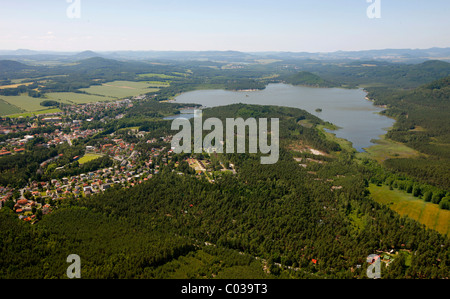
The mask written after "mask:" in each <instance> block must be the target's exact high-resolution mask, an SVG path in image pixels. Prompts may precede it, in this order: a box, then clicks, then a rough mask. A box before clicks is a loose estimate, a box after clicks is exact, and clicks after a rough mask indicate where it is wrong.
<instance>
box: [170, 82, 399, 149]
mask: <svg viewBox="0 0 450 299" xmlns="http://www.w3.org/2000/svg"><path fill="white" fill-rule="evenodd" d="M365 96H366V93H365V92H364V91H363V90H362V89H340V88H310V87H302V86H292V85H287V84H269V85H268V86H267V88H266V89H265V90H261V91H251V92H246V91H225V90H197V91H191V92H186V93H183V94H181V95H180V96H178V97H176V102H178V103H195V104H200V105H202V106H203V107H216V106H225V105H230V104H236V103H244V104H256V105H275V106H286V107H294V108H300V109H303V110H306V111H308V112H309V113H311V114H313V115H316V116H318V117H319V118H321V119H323V120H325V121H328V122H331V123H333V124H335V125H336V126H338V127H340V129H339V130H336V131H333V133H334V134H336V136H337V137H340V138H344V139H346V140H349V141H350V142H352V143H353V147H354V148H355V149H356V150H357V151H360V152H361V151H364V148H367V147H370V146H371V145H373V143H372V142H371V140H373V139H379V136H380V135H383V134H385V133H386V129H387V128H389V127H391V126H392V125H393V124H394V120H392V119H390V118H388V117H386V116H382V115H379V114H377V112H380V111H382V110H383V109H381V108H378V107H375V106H374V105H373V104H372V103H371V102H370V101H367V100H366V99H365ZM318 108H320V109H322V112H316V109H318Z"/></svg>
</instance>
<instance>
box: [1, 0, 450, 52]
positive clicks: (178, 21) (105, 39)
mask: <svg viewBox="0 0 450 299" xmlns="http://www.w3.org/2000/svg"><path fill="white" fill-rule="evenodd" d="M371 2H372V3H371ZM0 4H1V5H0V49H2V50H15V49H31V50H47V51H70V52H74V51H84V50H92V51H119V50H135V51H149V50H155V51H207V50H217V51H227V50H234V51H244V52H263V51H290V52H334V51H339V50H341V51H359V50H368V49H387V48H391V49H404V48H413V49H418V48H419V49H425V48H432V47H450V18H449V17H448V15H449V12H450V1H448V0H428V1H424V0H271V1H268V0H121V1H119V0H0ZM375 4H377V5H375ZM378 4H379V5H378ZM368 10H369V12H370V13H368ZM378 17H379V18H378Z"/></svg>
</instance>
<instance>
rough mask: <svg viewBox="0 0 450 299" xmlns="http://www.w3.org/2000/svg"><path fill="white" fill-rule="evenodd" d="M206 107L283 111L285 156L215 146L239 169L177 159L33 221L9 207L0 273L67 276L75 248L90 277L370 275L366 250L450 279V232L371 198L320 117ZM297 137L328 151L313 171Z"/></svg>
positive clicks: (217, 111) (393, 271)
mask: <svg viewBox="0 0 450 299" xmlns="http://www.w3.org/2000/svg"><path fill="white" fill-rule="evenodd" d="M134 113H135V114H133V115H136V113H137V111H134ZM205 115H207V116H216V117H227V115H233V116H234V117H239V116H241V117H250V116H253V117H265V116H274V117H279V118H280V120H281V127H282V128H283V129H282V130H280V131H281V132H283V133H282V136H281V137H280V138H281V141H280V142H281V143H282V144H283V147H282V148H281V152H280V160H279V162H278V163H276V164H274V165H261V164H260V161H259V158H258V155H254V154H244V155H237V154H223V155H217V159H219V160H221V161H223V162H229V163H233V164H234V165H235V167H236V170H237V174H231V173H229V174H227V173H224V174H223V175H222V176H220V178H219V179H217V180H216V181H215V182H214V183H211V182H210V181H208V180H207V179H205V178H204V177H202V176H200V177H199V176H197V175H188V174H184V175H180V174H178V173H177V172H173V171H172V168H171V167H170V166H169V165H168V166H167V167H163V168H162V169H161V171H160V172H159V173H158V174H157V175H155V176H154V177H153V178H152V179H151V180H149V181H148V182H146V183H143V184H140V185H139V186H136V187H134V188H130V189H117V188H115V189H110V190H108V191H106V192H105V193H103V194H99V195H95V196H91V197H89V198H81V199H66V200H59V201H56V202H54V203H52V205H53V212H52V213H50V214H49V215H44V217H43V219H42V220H41V221H40V222H38V223H36V224H35V225H29V224H28V223H24V222H18V221H17V219H16V216H13V215H11V214H12V211H10V210H9V209H8V208H4V209H2V210H1V211H0V218H1V219H0V226H1V230H0V231H1V233H0V242H1V243H0V244H1V248H2V260H1V262H0V263H1V267H0V269H1V270H0V271H1V272H0V277H2V278H66V269H67V267H68V264H67V262H66V258H67V256H68V255H69V254H74V253H75V254H78V255H79V256H80V257H81V260H82V264H81V265H82V273H81V275H82V277H83V278H176V277H178V278H366V269H367V267H368V264H367V262H366V257H367V256H368V255H370V254H373V253H379V252H388V251H391V250H393V251H394V252H396V254H395V255H394V258H393V261H392V262H391V263H390V264H389V266H388V267H386V266H385V264H384V263H383V268H382V275H383V276H382V277H383V278H444V277H448V274H449V271H448V269H449V263H450V262H449V256H448V246H449V240H448V238H447V237H444V236H442V235H440V234H439V233H437V232H435V231H432V230H429V229H426V228H425V227H424V226H423V225H420V224H418V223H417V222H415V221H413V220H410V219H408V218H406V217H400V216H398V214H396V213H394V212H392V211H391V210H390V209H389V208H388V207H385V206H381V205H378V204H376V203H375V202H373V201H372V200H371V199H370V197H369V194H368V191H367V186H368V182H369V181H370V179H371V177H372V174H373V167H374V166H372V165H371V164H370V163H358V162H357V161H355V160H354V159H352V156H351V154H350V153H346V152H345V151H340V148H338V147H336V148H334V149H333V147H334V146H335V145H334V144H332V143H329V141H325V140H322V141H321V140H320V138H321V136H322V135H321V134H319V132H318V131H317V130H315V129H314V127H315V125H314V126H313V127H312V128H310V129H306V128H305V127H303V126H301V125H299V124H298V121H299V120H302V119H308V120H309V121H310V122H311V123H312V124H322V121H320V120H319V119H317V118H315V117H314V116H312V115H310V114H308V113H307V112H305V111H302V110H299V109H287V108H281V107H280V108H278V107H261V106H251V105H232V106H228V107H218V108H213V109H208V110H206V111H205ZM123 121H126V120H123ZM292 143H305V144H314V146H316V147H317V148H321V149H324V150H327V152H328V153H329V154H330V156H328V157H323V158H321V159H322V162H323V163H312V164H311V166H310V167H311V168H310V169H305V168H304V167H301V166H299V165H298V162H296V160H295V159H294V157H295V158H299V157H309V156H308V154H306V153H304V154H303V153H300V152H295V151H294V152H293V151H291V150H288V147H287V145H289V144H292ZM335 150H339V151H338V152H335ZM333 186H340V188H332V187H333ZM18 255H19V256H20V258H18ZM313 261H314V262H313Z"/></svg>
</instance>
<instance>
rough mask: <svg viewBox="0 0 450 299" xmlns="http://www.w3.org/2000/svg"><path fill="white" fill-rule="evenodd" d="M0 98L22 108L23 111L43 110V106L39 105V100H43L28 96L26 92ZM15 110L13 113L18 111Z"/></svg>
mask: <svg viewBox="0 0 450 299" xmlns="http://www.w3.org/2000/svg"><path fill="white" fill-rule="evenodd" d="M0 100H4V101H5V102H7V103H9V104H11V105H13V106H16V107H18V108H19V109H22V110H23V111H25V112H30V111H38V110H43V109H45V107H42V106H41V102H42V101H44V99H42V98H33V97H30V96H28V94H22V95H20V96H0ZM19 112H20V111H16V112H13V113H19Z"/></svg>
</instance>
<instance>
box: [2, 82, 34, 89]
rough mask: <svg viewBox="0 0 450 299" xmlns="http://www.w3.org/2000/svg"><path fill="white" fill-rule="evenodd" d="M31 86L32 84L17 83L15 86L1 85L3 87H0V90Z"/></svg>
mask: <svg viewBox="0 0 450 299" xmlns="http://www.w3.org/2000/svg"><path fill="white" fill-rule="evenodd" d="M31 84H33V82H29V83H17V84H11V85H3V86H0V89H7V88H17V87H19V86H21V85H25V86H28V85H31Z"/></svg>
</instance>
